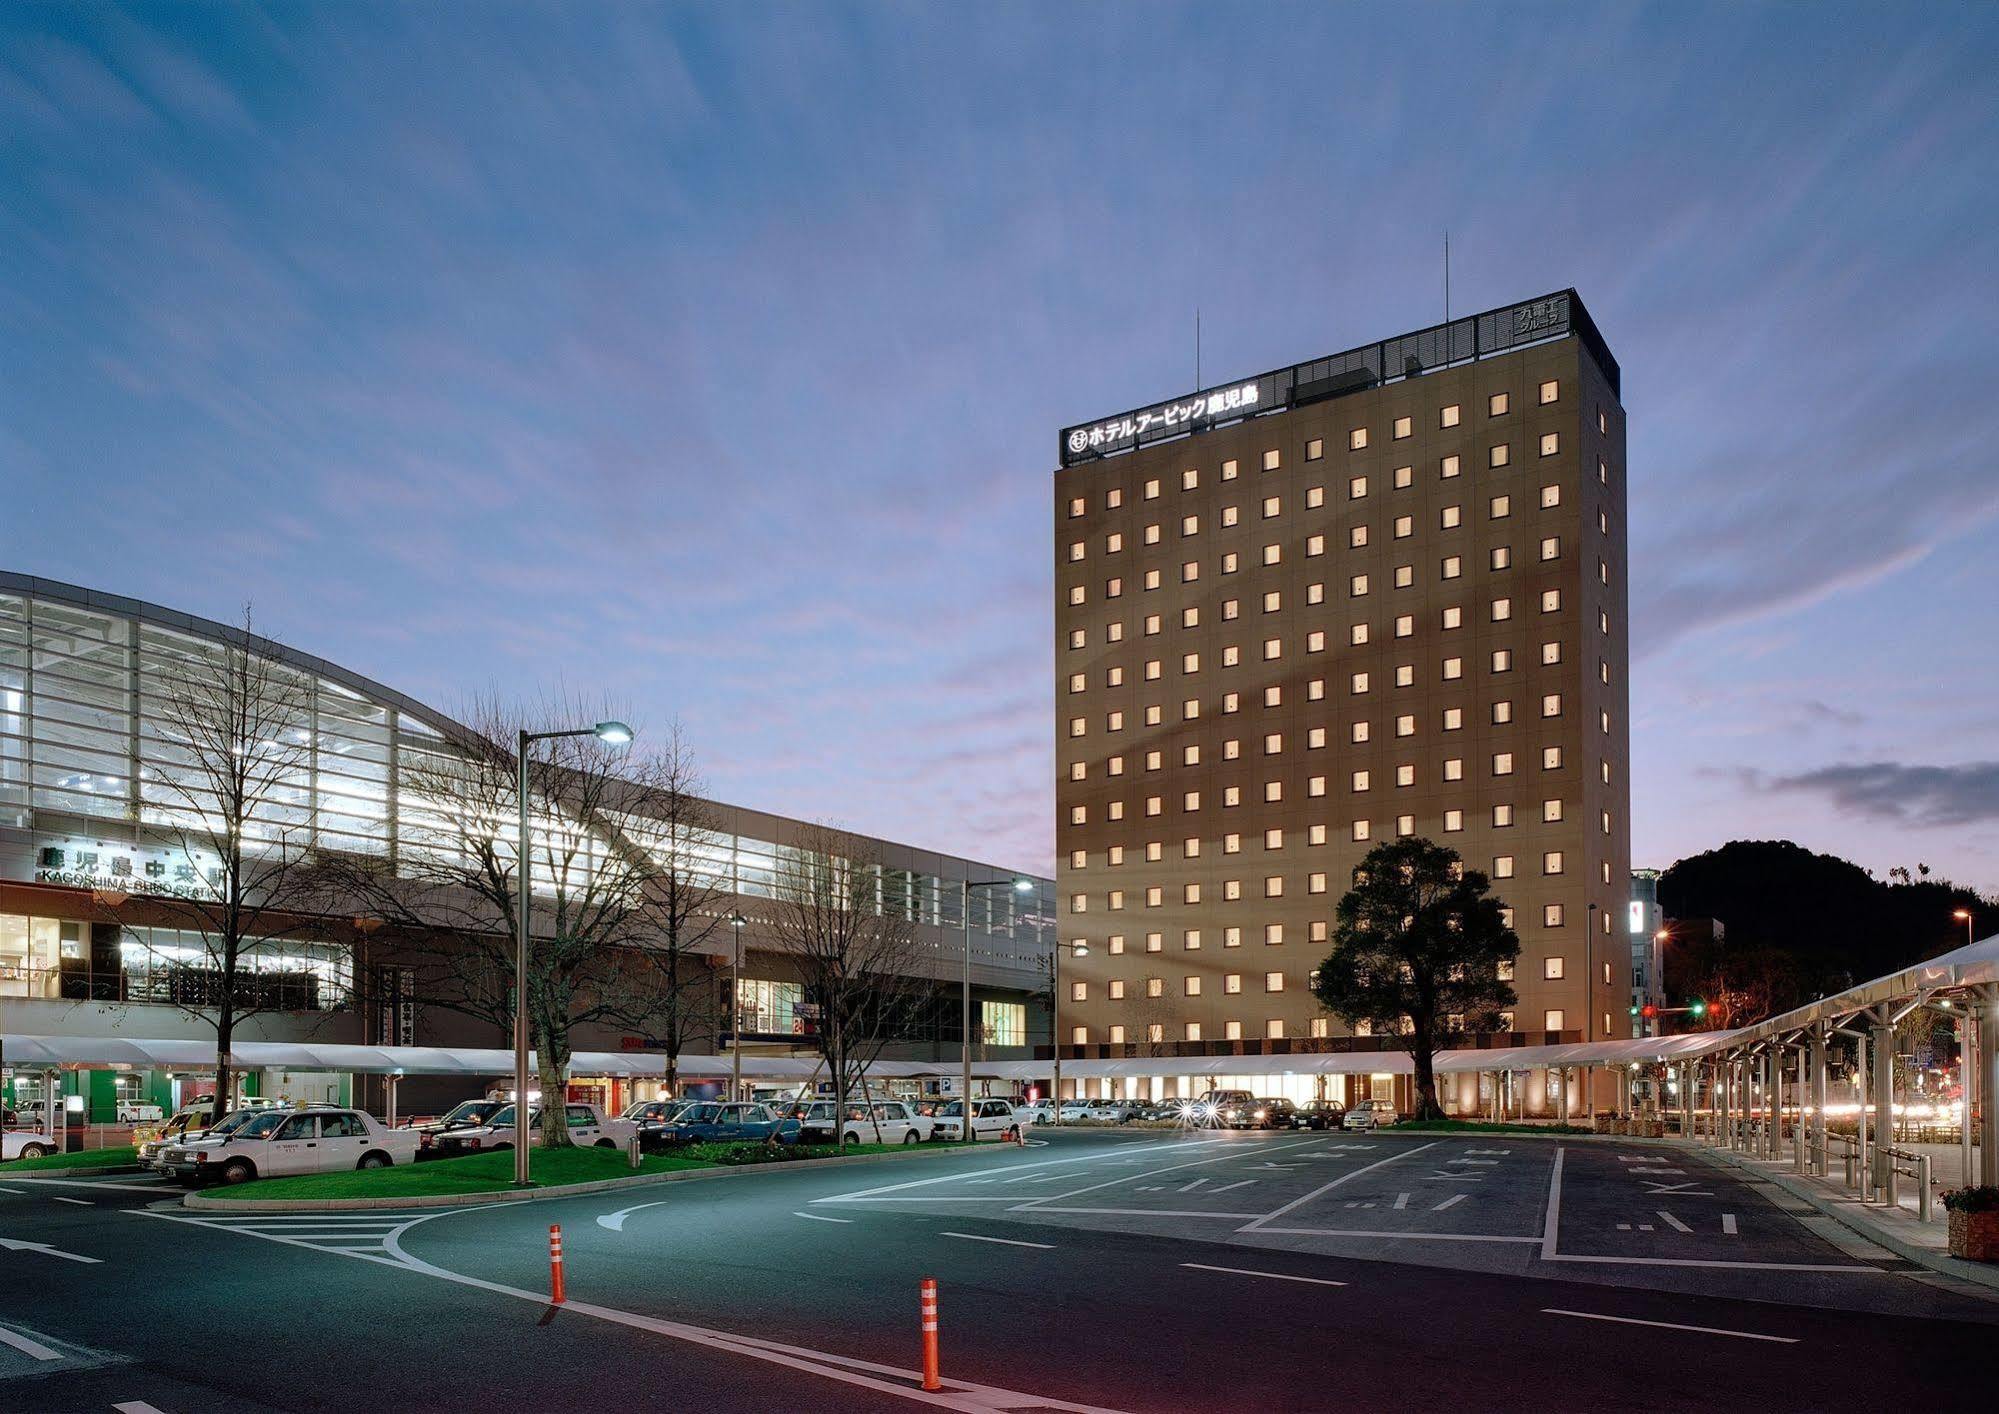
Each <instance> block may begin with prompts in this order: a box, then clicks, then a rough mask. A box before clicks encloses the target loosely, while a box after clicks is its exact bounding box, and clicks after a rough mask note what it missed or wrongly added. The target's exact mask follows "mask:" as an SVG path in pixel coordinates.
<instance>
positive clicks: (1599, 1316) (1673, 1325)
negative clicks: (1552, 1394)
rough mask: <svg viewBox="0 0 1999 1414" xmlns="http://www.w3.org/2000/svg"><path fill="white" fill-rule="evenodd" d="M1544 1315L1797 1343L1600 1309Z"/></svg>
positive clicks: (1549, 1310) (1554, 1310)
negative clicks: (1607, 1313) (1620, 1314)
mask: <svg viewBox="0 0 1999 1414" xmlns="http://www.w3.org/2000/svg"><path fill="white" fill-rule="evenodd" d="M1541 1314H1542V1315H1544V1316H1574V1317H1575V1318H1576V1319H1577V1320H1579V1321H1615V1322H1617V1324H1619V1325H1621V1326H1651V1327H1652V1328H1654V1329H1655V1330H1662V1331H1693V1332H1695V1333H1696V1334H1698V1335H1725V1336H1732V1337H1733V1338H1735V1339H1736V1340H1767V1341H1770V1342H1772V1343H1774V1344H1777V1345H1796V1344H1797V1343H1798V1342H1797V1341H1796V1339H1794V1338H1793V1337H1791V1336H1788V1335H1764V1334H1763V1333H1762V1332H1760V1331H1731V1330H1724V1329H1722V1328H1721V1327H1720V1326H1683V1325H1681V1324H1680V1323H1679V1322H1677V1321H1641V1320H1639V1319H1638V1318H1637V1317H1636V1316H1606V1315H1604V1314H1603V1313H1602V1312H1600V1311H1564V1310H1563V1309H1562V1308H1561V1307H1559V1306H1543V1307H1542V1308H1541Z"/></svg>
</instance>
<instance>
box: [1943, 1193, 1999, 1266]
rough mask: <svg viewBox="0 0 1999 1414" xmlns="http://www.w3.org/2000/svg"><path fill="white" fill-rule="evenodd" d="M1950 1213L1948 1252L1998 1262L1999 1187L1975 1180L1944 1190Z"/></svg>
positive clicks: (1975, 1259)
mask: <svg viewBox="0 0 1999 1414" xmlns="http://www.w3.org/2000/svg"><path fill="white" fill-rule="evenodd" d="M1943 1205H1944V1208H1945V1210H1946V1211H1947V1212H1948V1213H1949V1214H1950V1255H1951V1256H1953V1257H1963V1258H1966V1259H1967V1260H1969V1261H1973V1262H1999V1188H1995V1187H1993V1186H1992V1185H1991V1184H1989V1183H1986V1184H1978V1185H1975V1186H1973V1187H1970V1188H1952V1189H1948V1190H1946V1191H1945V1193H1944V1195H1943Z"/></svg>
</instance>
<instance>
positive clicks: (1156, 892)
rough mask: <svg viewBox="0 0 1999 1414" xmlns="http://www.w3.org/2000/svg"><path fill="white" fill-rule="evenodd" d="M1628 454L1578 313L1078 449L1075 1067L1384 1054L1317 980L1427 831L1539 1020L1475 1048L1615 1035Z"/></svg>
mask: <svg viewBox="0 0 1999 1414" xmlns="http://www.w3.org/2000/svg"><path fill="white" fill-rule="evenodd" d="M1624 440H1625V439H1624V409H1623V407H1622V405H1621V403H1620V402H1619V374H1618V366H1617V361H1616V360H1615V359H1614V358H1612V357H1611V354H1610V351H1609V349H1608V348H1607V347H1606V345H1605V344H1604V341H1603V339H1602V337H1601V336H1600V335H1599V334H1598V333H1597V330H1596V326H1595V325H1594V324H1593V323H1592V322H1591V320H1590V317H1589V315H1588V313H1587V312H1586V311H1585V310H1584V308H1583V304H1582V301H1581V299H1580V298H1579V297H1578V296H1577V294H1576V292H1575V291H1573V290H1565V291H1562V292H1560V293H1557V294H1552V295H1549V296H1546V297H1545V298H1541V299H1535V300H1530V301H1527V302H1525V303H1522V304H1517V305H1512V306H1509V307H1507V308H1504V309H1497V310H1492V311H1489V312H1487V313H1484V314H1478V315H1475V316H1472V317H1470V318H1465V319H1458V320H1455V321H1452V322H1450V323H1448V324H1445V325H1441V326H1438V327H1435V328H1432V329H1427V330H1423V331H1421V332H1419V333H1414V334H1406V335H1402V336H1399V337H1396V338H1392V339H1388V340H1385V341H1382V342H1379V343H1374V344H1369V345H1366V346H1365V347H1362V348H1358V349H1354V350H1352V351H1350V352H1347V353H1343V354H1338V355H1334V356H1332V357H1329V358H1323V359H1317V360H1314V361H1312V362H1309V363H1302V364H1297V365H1294V366H1292V367H1289V368H1284V369H1279V370H1277V371H1275V372H1272V373H1266V374H1263V375H1261V376H1258V377H1253V378H1245V379H1241V380H1238V381H1236V382H1233V383H1229V384H1225V385H1222V386H1221V387H1218V388H1210V389H1206V390H1203V391H1202V392H1199V393H1195V394H1190V395H1187V396H1186V397H1183V398H1179V399H1176V400H1173V401H1169V402H1166V403H1160V404H1155V405H1152V406H1149V407H1145V408H1141V409H1137V410H1134V411H1132V412H1129V413H1120V414H1118V415H1117V416H1115V417H1108V418H1103V419H1099V420H1097V421H1094V422H1090V423H1085V424H1082V425H1080V426H1077V427H1071V428H1067V429H1064V431H1063V433H1062V440H1061V454H1060V461H1061V464H1060V468H1059V470H1058V471H1057V472H1056V475H1055V526H1054V529H1055V582H1056V609H1055V628H1056V642H1055V656H1056V696H1057V706H1056V760H1057V777H1058V779H1057V784H1056V800H1057V810H1058V815H1057V822H1056V843H1057V850H1058V855H1059V860H1058V862H1059V884H1058V888H1057V898H1058V900H1059V907H1060V915H1061V928H1062V938H1063V940H1064V946H1063V948H1062V954H1063V956H1062V981H1061V1004H1062V1016H1061V1031H1062V1034H1061V1036H1060V1037H1059V1040H1060V1041H1061V1043H1062V1054H1063V1056H1064V1058H1065V1059H1075V1060H1110V1059H1121V1058H1125V1059H1133V1060H1141V1061H1142V1060H1143V1059H1145V1058H1148V1057H1160V1058H1164V1057H1181V1058H1185V1057H1212V1058H1214V1062H1215V1063H1214V1065H1213V1067H1212V1068H1211V1069H1205V1068H1204V1070H1203V1073H1204V1074H1209V1075H1212V1076H1214V1077H1226V1076H1228V1075H1229V1074H1231V1069H1230V1059H1231V1058H1238V1057H1275V1056H1284V1055H1299V1054H1306V1053H1323V1052H1326V1051H1329V1050H1330V1051H1341V1050H1354V1051H1374V1050H1377V1049H1380V1048H1383V1047H1384V1046H1385V1045H1386V1043H1385V1041H1384V1040H1383V1039H1382V1038H1378V1037H1367V1036H1358V1037H1357V1036H1352V1035H1351V1034H1350V1033H1349V1032H1348V1031H1347V1029H1346V1028H1345V1027H1344V1026H1343V1025H1342V1024H1341V1023H1340V1022H1339V1021H1338V1020H1337V1019H1335V1018H1332V1017H1330V1016H1328V1015H1326V1014H1325V1013H1324V1012H1322V1011H1321V1009H1320V1008H1319V1006H1318V1005H1317V1003H1316V1002H1315V1000H1314V998H1313V996H1312V991H1311V976H1312V973H1313V971H1314V969H1315V968H1317V967H1318V966H1319V965H1320V964H1321V962H1323V961H1324V960H1325V958H1326V956H1327V954H1328V952H1329V951H1330V933H1331V928H1332V920H1333V911H1334V908H1335V905H1336V904H1337V902H1338V900H1339V898H1340V895H1341V894H1342V893H1343V892H1344V891H1345V890H1346V889H1347V887H1348V886H1349V885H1350V883H1351V876H1352V871H1353V868H1354V866H1355V864H1356V863H1358V862H1359V860H1360V858H1361V857H1362V855H1364V854H1365V853H1366V852H1367V850H1368V849H1369V848H1370V847H1371V846H1373V845H1374V844H1376V843H1378V842H1379V841H1382V840H1387V839H1392V838H1395V837H1396V836H1400V835H1421V836H1426V837H1428V838H1430V839H1433V840H1437V841H1440V842H1442V843H1444V844H1447V845H1449V846H1451V847H1452V848H1453V849H1455V850H1457V851H1458V852H1459V853H1460V854H1461V855H1463V856H1464V858H1465V860H1466V863H1467V865H1468V866H1469V867H1473V868H1477V869H1480V870H1483V871H1484V872H1485V873H1486V874H1488V875H1489V876H1490V877H1491V879H1492V885H1493V890H1494V892H1495V893H1496V894H1497V895H1498V896H1499V897H1500V898H1501V899H1502V900H1503V901H1504V902H1505V903H1506V904H1507V905H1508V906H1509V907H1510V908H1511V910H1512V916H1513V926H1514V928H1515V930H1516V931H1517V932H1518V933H1519V935H1520V940H1521V944H1522V951H1521V955H1520V959H1519V962H1518V963H1517V965H1516V967H1515V971H1514V976H1513V979H1512V980H1513V986H1514V990H1515V991H1516V992H1517V993H1518V994H1519V1001H1518V1004H1517V1005H1516V1006H1515V1007H1514V1008H1512V1010H1511V1013H1510V1016H1508V1017H1507V1018H1506V1024H1507V1029H1508V1032H1509V1034H1506V1035H1500V1036H1493V1037H1487V1038H1482V1040H1481V1044H1487V1045H1508V1044H1513V1045H1519V1044H1540V1043H1547V1042H1558V1041H1580V1040H1603V1039H1609V1038H1611V1037H1614V1036H1616V1035H1618V1034H1620V1033H1619V1031H1618V1030H1616V1029H1614V1028H1613V1022H1614V1021H1621V1020H1622V1013H1623V1011H1624V1008H1625V1005H1626V1002H1627V1000H1628V995H1627V994H1628V992H1629V985H1628V978H1627V977H1626V975H1625V974H1626V972H1627V971H1628V969H1629V967H1630V960H1629V941H1628V938H1627V936H1626V932H1625V927H1624V923H1625V916H1626V894H1627V888H1628V884H1629V878H1630V835H1629V823H1628V822H1629V815H1630V810H1629V785H1628V776H1629V770H1628V766H1629V754H1630V752H1629V729H1628V722H1629V696H1628V688H1627V686H1626V683H1627V664H1628V659H1629V621H1628V617H1627V609H1626V604H1627V596H1626V583H1625V580H1626V575H1625V568H1626V558H1625V521H1624V516H1625V464H1624ZM1249 1068H1250V1067H1247V1066H1246V1067H1244V1069H1249ZM1254 1068H1255V1069H1256V1070H1257V1071H1259V1072H1261V1073H1272V1074H1274V1073H1275V1072H1274V1071H1273V1067H1272V1065H1271V1062H1270V1061H1268V1060H1264V1061H1260V1062H1257V1063H1256V1065H1255V1067H1254ZM1090 1069H1095V1068H1094V1067H1091V1068H1090ZM1130 1069H1131V1071H1132V1072H1133V1073H1137V1072H1142V1071H1143V1070H1144V1067H1143V1065H1139V1066H1135V1067H1131V1068H1130ZM1163 1069H1166V1070H1170V1071H1176V1072H1180V1073H1182V1074H1184V1072H1185V1070H1186V1067H1185V1066H1184V1065H1183V1066H1174V1067H1163ZM1347 1079H1348V1077H1336V1078H1335V1081H1336V1089H1335V1093H1336V1094H1337V1093H1338V1090H1339V1089H1341V1088H1345V1087H1344V1086H1339V1085H1338V1084H1337V1082H1339V1081H1345V1080H1347ZM1223 1083H1226V1082H1225V1081H1224V1082H1223ZM1354 1083H1357V1084H1359V1083H1365V1082H1364V1080H1359V1081H1355V1082H1354ZM1376 1083H1377V1084H1379V1081H1377V1082H1376ZM1450 1083H1451V1084H1452V1085H1453V1086H1455V1087H1460V1088H1458V1089H1457V1090H1455V1091H1453V1092H1451V1093H1449V1094H1447V1102H1449V1103H1452V1104H1453V1107H1455V1108H1459V1109H1469V1108H1472V1107H1474V1106H1476V1105H1477V1104H1478V1103H1479V1099H1478V1095H1477V1092H1476V1091H1475V1090H1469V1089H1464V1088H1462V1087H1472V1086H1476V1085H1477V1084H1479V1083H1480V1082H1479V1080H1478V1078H1477V1077H1476V1076H1473V1075H1464V1076H1458V1077H1451V1078H1450ZM1488 1083H1489V1082H1488ZM1148 1084H1149V1088H1150V1089H1151V1091H1152V1092H1154V1093H1158V1092H1159V1091H1161V1090H1164V1091H1165V1092H1166V1093H1175V1092H1176V1089H1177V1091H1178V1092H1179V1093H1185V1092H1186V1091H1188V1090H1190V1089H1193V1088H1196V1087H1195V1086H1194V1085H1193V1084H1192V1083H1191V1082H1189V1081H1187V1080H1185V1079H1182V1080H1180V1081H1179V1082H1178V1084H1177V1086H1176V1083H1175V1081H1173V1080H1165V1081H1159V1080H1154V1081H1151V1082H1148ZM1092 1088H1101V1087H1092ZM1140 1088H1144V1086H1143V1085H1142V1086H1141V1087H1140ZM1262 1088H1266V1089H1267V1091H1268V1092H1270V1093H1283V1092H1288V1091H1289V1090H1292V1089H1296V1088H1298V1087H1297V1086H1295V1085H1284V1084H1282V1083H1278V1081H1276V1080H1273V1081H1271V1082H1269V1083H1267V1085H1266V1086H1265V1087H1262ZM1349 1094H1351V1091H1349ZM1546 1098H1547V1097H1546V1096H1545V1094H1544V1093H1543V1092H1542V1091H1541V1090H1540V1088H1539V1087H1535V1088H1534V1090H1533V1098H1531V1099H1529V1100H1527V1101H1525V1105H1526V1108H1528V1109H1529V1110H1530V1112H1533V1111H1541V1110H1543V1109H1545V1108H1546V1103H1545V1102H1546Z"/></svg>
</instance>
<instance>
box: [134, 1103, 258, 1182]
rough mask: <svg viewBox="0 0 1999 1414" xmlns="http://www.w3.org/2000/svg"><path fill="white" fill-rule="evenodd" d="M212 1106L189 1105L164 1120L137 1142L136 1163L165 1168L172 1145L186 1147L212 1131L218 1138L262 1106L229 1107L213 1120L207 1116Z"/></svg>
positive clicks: (246, 1119) (173, 1148) (238, 1125)
mask: <svg viewBox="0 0 1999 1414" xmlns="http://www.w3.org/2000/svg"><path fill="white" fill-rule="evenodd" d="M213 1113H214V1110H213V1109H212V1108H211V1107H210V1106H209V1105H207V1104H200V1105H190V1106H189V1107H188V1108H186V1109H184V1110H182V1111H180V1112H179V1113H178V1114H176V1115H175V1116H174V1117H173V1118H172V1119H170V1120H168V1121H167V1126H166V1128H165V1129H163V1130H161V1131H160V1133H159V1135H158V1136H157V1137H155V1138H152V1139H148V1140H146V1141H145V1142H144V1143H142V1144H140V1145H139V1166H140V1167H141V1168H149V1169H151V1168H156V1169H159V1170H161V1171H162V1172H165V1169H166V1157H167V1155H168V1154H170V1153H172V1152H173V1151H174V1150H175V1149H189V1148H192V1147H194V1145H195V1143H196V1142H197V1141H199V1140H201V1139H205V1138H207V1137H208V1136H209V1135H211V1134H212V1135H214V1136H215V1137H216V1138H218V1139H219V1138H221V1137H222V1136H223V1135H225V1134H228V1133H229V1132H230V1131H231V1130H234V1129H238V1128H240V1127H242V1126H243V1125H245V1124H248V1123H249V1122H250V1121H251V1120H252V1119H254V1118H255V1117H256V1116H258V1115H260V1114H262V1113H263V1111H262V1110H231V1111H229V1113H228V1114H226V1115H224V1116H222V1118H221V1119H220V1120H218V1121H217V1122H216V1123H214V1124H210V1123H209V1122H208V1117H209V1116H210V1115H211V1114H213Z"/></svg>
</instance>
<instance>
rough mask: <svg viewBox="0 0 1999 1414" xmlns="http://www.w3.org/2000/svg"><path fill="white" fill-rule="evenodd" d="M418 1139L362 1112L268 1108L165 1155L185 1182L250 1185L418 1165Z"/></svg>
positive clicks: (171, 1169) (165, 1160)
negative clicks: (268, 1180)
mask: <svg viewBox="0 0 1999 1414" xmlns="http://www.w3.org/2000/svg"><path fill="white" fill-rule="evenodd" d="M416 1144H417V1139H416V1135H415V1134H414V1133H412V1132H411V1131H409V1130H407V1129H390V1128H388V1127H387V1126H385V1125H383V1124H381V1123H380V1122H378V1121H377V1120H376V1119H375V1117H374V1116H373V1115H368V1114H363V1113H362V1112H361V1111H360V1110H343V1109H334V1108H331V1107H328V1106H316V1107H313V1108H309V1109H302V1110H277V1109H272V1110H264V1111H262V1112H261V1113H258V1114H256V1115H253V1116H252V1117H251V1118H250V1119H248V1120H247V1121H245V1122H244V1123H242V1124H240V1125H238V1126H237V1127H236V1128H235V1129H233V1130H231V1131H230V1132H229V1133H227V1134H222V1135H216V1134H213V1133H211V1134H208V1135H204V1136H203V1137H202V1138H200V1139H198V1140H196V1141H195V1142H193V1143H192V1144H188V1145H186V1146H184V1147H177V1148H174V1149H172V1150H169V1151H168V1152H167V1153H166V1154H163V1155H162V1156H161V1161H160V1167H161V1168H163V1169H165V1170H167V1171H168V1172H170V1173H171V1174H173V1176H174V1177H175V1178H178V1179H180V1180H181V1181H182V1182H192V1183H201V1182H205V1181H207V1180H209V1179H220V1180H221V1181H222V1182H224V1183H247V1182H249V1181H250V1180H251V1179H253V1178H276V1177H279V1176H281V1175H284V1174H294V1173H333V1172H338V1171H343V1170H347V1169H379V1168H387V1167H389V1166H390V1165H391V1164H409V1163H415V1162H416Z"/></svg>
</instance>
